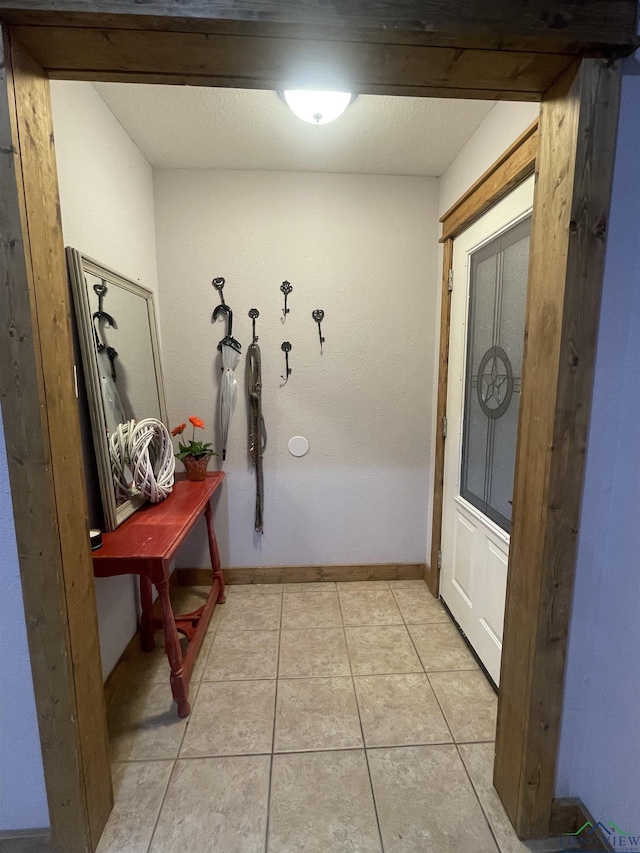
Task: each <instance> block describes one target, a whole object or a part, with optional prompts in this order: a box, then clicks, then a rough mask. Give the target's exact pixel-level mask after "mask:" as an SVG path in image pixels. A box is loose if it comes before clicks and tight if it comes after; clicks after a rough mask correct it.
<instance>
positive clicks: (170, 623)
mask: <svg viewBox="0 0 640 853" xmlns="http://www.w3.org/2000/svg"><path fill="white" fill-rule="evenodd" d="M156 587H157V589H158V595H159V596H160V601H161V602H162V623H163V628H164V644H165V647H166V651H167V657H168V658H169V666H170V667H171V691H172V693H173V698H174V699H175V701H176V702H177V704H178V716H179V717H188V716H189V713H190V712H191V706H190V705H189V679H188V678H187V675H186V673H185V671H184V669H183V666H182V650H181V648H180V641H179V639H178V632H177V631H176V623H175V619H174V616H173V608H172V607H171V599H170V598H169V581H168V580H164V581H161V582H160V583H158V584H156Z"/></svg>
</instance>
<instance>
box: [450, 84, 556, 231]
mask: <svg viewBox="0 0 640 853" xmlns="http://www.w3.org/2000/svg"><path fill="white" fill-rule="evenodd" d="M538 110H539V105H538V104H523V103H516V102H508V101H500V102H499V103H497V104H496V105H495V107H494V108H493V109H492V110H491V112H490V113H489V115H488V116H487V117H486V118H485V119H484V120H483V121H482V123H481V124H480V126H479V127H478V129H477V130H476V132H475V133H474V134H473V136H472V137H471V138H470V139H469V140H468V142H467V143H466V145H465V146H464V148H463V149H462V150H461V151H460V153H459V154H458V156H457V157H456V159H455V160H454V161H453V163H452V164H451V165H450V166H449V168H448V169H447V171H446V172H445V173H444V175H443V176H442V177H441V178H440V199H439V203H438V209H439V215H440V216H442V214H443V213H444V212H445V211H446V210H448V209H449V208H450V207H451V205H452V204H454V203H455V202H456V201H457V200H458V199H459V198H460V196H461V195H462V194H463V193H465V192H466V191H467V190H468V189H469V187H470V186H471V185H472V184H473V183H474V181H476V180H477V179H478V178H479V177H480V175H481V174H482V173H483V172H485V171H486V170H487V169H488V168H489V166H491V165H492V163H495V161H496V160H497V159H498V157H499V156H500V155H501V154H502V153H503V152H504V151H505V150H506V149H507V148H508V147H509V146H510V145H511V143H512V142H513V141H514V139H517V138H518V136H520V134H521V133H522V131H523V130H525V128H527V127H528V126H529V125H530V124H531V122H532V121H533V120H534V119H535V118H536V116H537V115H538Z"/></svg>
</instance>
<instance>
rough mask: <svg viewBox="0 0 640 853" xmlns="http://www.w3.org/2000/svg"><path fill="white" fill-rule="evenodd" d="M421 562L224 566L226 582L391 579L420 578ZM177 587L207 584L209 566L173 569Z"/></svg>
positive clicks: (309, 581)
mask: <svg viewBox="0 0 640 853" xmlns="http://www.w3.org/2000/svg"><path fill="white" fill-rule="evenodd" d="M426 572H427V566H426V565H425V564H424V563H380V564H375V565H362V566H262V567H253V568H238V569H224V577H225V581H226V583H228V584H253V583H317V582H318V581H327V582H332V581H391V580H419V579H424V577H425V574H426ZM175 574H176V575H177V576H178V585H179V586H204V585H206V584H208V583H211V569H176V571H175Z"/></svg>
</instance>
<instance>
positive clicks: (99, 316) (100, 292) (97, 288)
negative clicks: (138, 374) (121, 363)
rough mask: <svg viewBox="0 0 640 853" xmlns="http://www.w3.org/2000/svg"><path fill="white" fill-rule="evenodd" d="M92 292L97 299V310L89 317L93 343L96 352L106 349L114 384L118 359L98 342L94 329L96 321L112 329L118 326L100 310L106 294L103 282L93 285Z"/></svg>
mask: <svg viewBox="0 0 640 853" xmlns="http://www.w3.org/2000/svg"><path fill="white" fill-rule="evenodd" d="M93 291H94V293H95V294H96V296H97V297H98V310H97V311H94V312H93V315H92V317H91V322H92V323H93V336H94V338H95V342H96V350H97V351H98V352H103V351H104V350H105V349H106V351H107V356H108V357H109V362H110V364H111V378H112V379H113V381H114V382H115V381H116V358H117V357H118V353H117V351H116V350H115V349H114V348H113V347H110V346H107V344H106V343H103V342H102V341H101V340H100V335H99V334H98V330H97V328H96V320H98V322H99V321H100V320H106V321H107V323H108V324H109V325H110V326H111V327H112V328H113V329H117V328H118V326H117V324H116V321H115V320H114V319H113V317H112V316H111V314H107V312H106V311H103V310H102V303H103V301H104V297H105V294H106V292H107V285H106V284H105V283H104V281H102V282H101V283H100V284H94V285H93Z"/></svg>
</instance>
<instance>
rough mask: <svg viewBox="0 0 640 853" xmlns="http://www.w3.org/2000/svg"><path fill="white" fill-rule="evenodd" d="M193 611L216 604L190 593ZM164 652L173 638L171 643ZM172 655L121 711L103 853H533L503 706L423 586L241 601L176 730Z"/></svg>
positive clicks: (143, 672)
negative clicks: (508, 781) (521, 822)
mask: <svg viewBox="0 0 640 853" xmlns="http://www.w3.org/2000/svg"><path fill="white" fill-rule="evenodd" d="M178 592H179V593H180V595H181V597H182V601H180V602H178V603H177V607H179V609H181V610H186V609H193V608H195V607H197V606H198V605H199V603H200V601H201V600H202V599H203V597H204V596H205V594H206V593H205V591H203V590H201V589H198V588H193V589H189V590H187V591H185V590H179V591H178ZM157 640H158V641H159V645H161V635H157ZM167 676H168V665H167V663H166V658H165V657H164V652H163V650H162V648H161V647H159V648H158V649H157V650H156V652H154V653H152V654H151V655H140V656H139V657H138V658H136V660H135V661H134V662H133V664H132V665H131V666H130V667H129V673H128V681H127V684H126V685H125V688H124V689H123V690H122V694H121V695H119V696H117V697H116V698H115V701H114V702H113V703H112V706H111V707H110V709H109V731H110V745H111V751H112V759H113V776H114V788H115V807H114V810H113V813H112V815H111V818H110V820H109V823H108V825H107V828H106V831H105V833H104V836H103V838H102V840H101V842H100V846H99V848H98V853H183V851H189V853H205V851H206V853H267V851H268V853H343V851H344V853H382V851H384V853H469V851H473V853H498V851H500V853H526V851H538V853H546V851H554V850H555V849H556V847H555V846H554V845H553V844H550V843H548V842H545V843H540V842H539V843H537V844H531V845H525V844H522V842H520V841H518V839H517V838H516V837H515V834H514V833H513V830H512V829H511V826H510V824H509V821H508V820H507V818H506V815H505V813H504V810H503V808H502V805H501V804H500V801H499V799H498V795H497V793H496V791H495V790H494V788H493V786H492V783H491V775H492V764H493V739H494V736H495V721H496V705H497V701H496V696H495V693H494V691H493V689H492V688H491V686H490V685H489V683H488V682H487V680H486V678H485V676H484V674H483V672H482V670H481V669H480V668H479V667H478V665H477V663H476V662H475V659H474V658H473V656H472V655H471V654H470V653H469V651H468V649H467V647H466V646H465V644H464V642H463V641H462V639H461V638H460V636H459V634H458V632H457V630H456V628H455V627H454V626H453V624H452V623H451V620H450V619H449V616H448V615H447V613H446V611H445V610H444V608H443V607H442V606H441V605H440V604H439V603H438V602H437V601H435V600H434V599H433V597H432V596H431V595H430V593H429V591H428V590H427V588H426V586H425V585H424V583H423V582H422V581H391V582H389V583H387V582H378V583H373V582H366V583H342V584H332V583H326V584H321V585H320V584H284V585H282V586H275V585H271V586H270V585H255V586H245V587H231V588H229V594H228V600H227V603H226V604H225V605H223V606H220V607H218V608H216V612H215V614H214V618H213V620H212V624H211V627H210V629H209V632H208V635H207V638H206V640H205V643H204V646H203V649H202V652H201V654H200V657H199V660H198V664H197V667H196V672H195V678H194V681H193V682H192V688H191V702H192V713H191V716H190V717H189V719H188V720H180V719H179V718H178V717H177V714H176V709H175V705H174V704H173V702H172V701H171V693H170V689H169V684H168V678H167Z"/></svg>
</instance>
